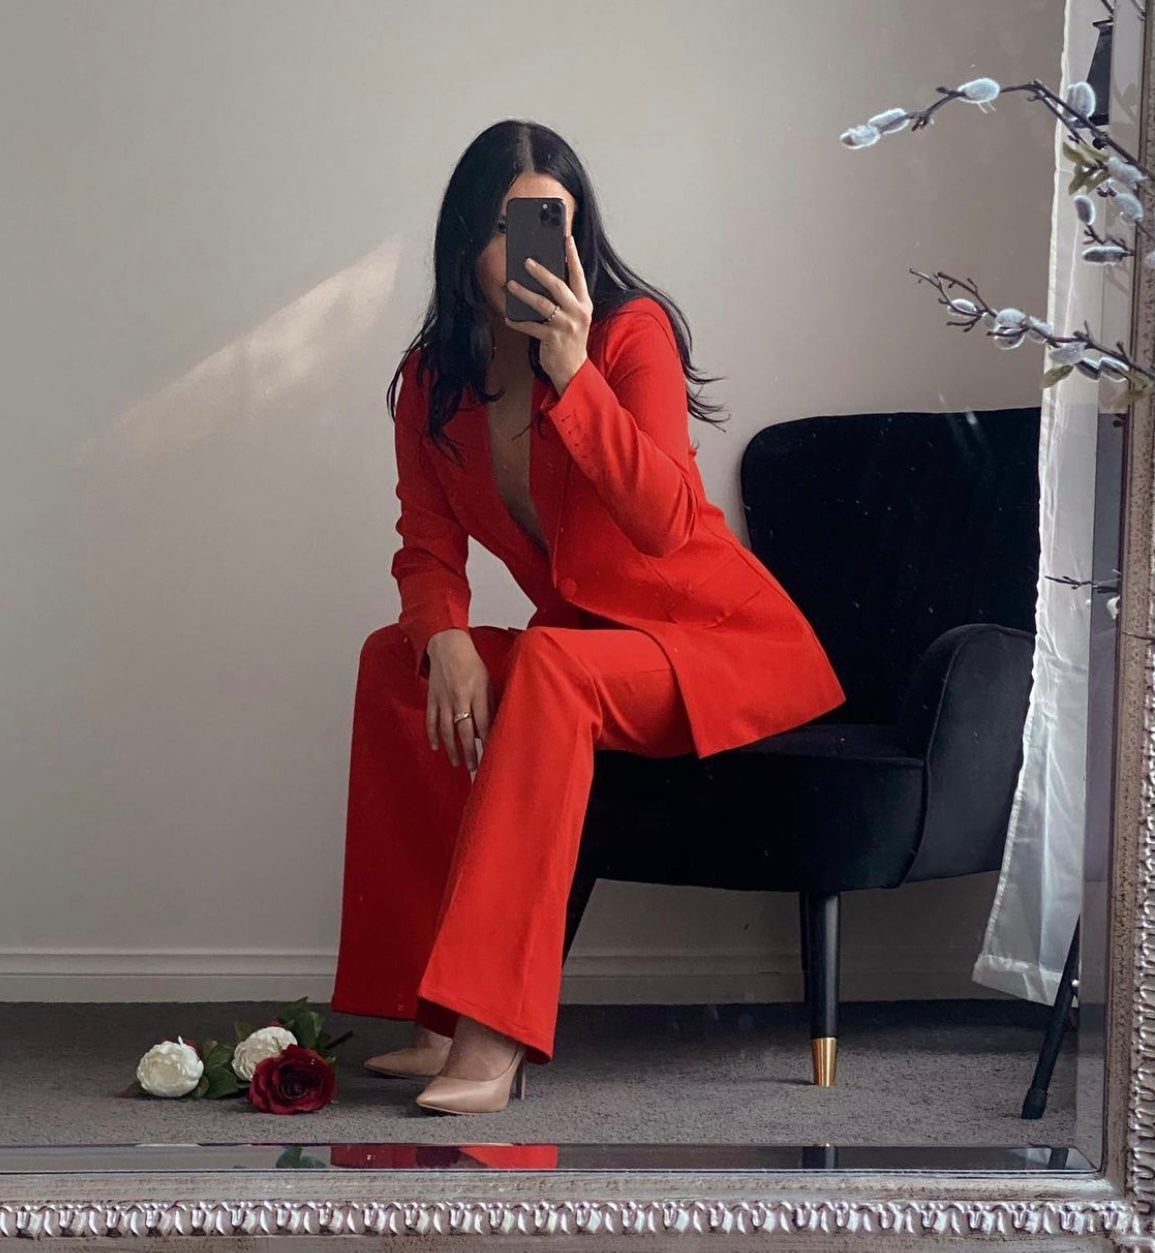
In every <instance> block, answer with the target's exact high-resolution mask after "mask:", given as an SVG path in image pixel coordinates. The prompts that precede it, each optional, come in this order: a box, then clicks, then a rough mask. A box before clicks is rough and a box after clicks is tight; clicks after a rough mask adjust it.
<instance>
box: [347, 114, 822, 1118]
mask: <svg viewBox="0 0 1155 1253" xmlns="http://www.w3.org/2000/svg"><path fill="white" fill-rule="evenodd" d="M513 196H558V197H560V198H561V199H562V200H563V201H564V203H565V206H566V232H567V239H566V264H567V280H566V281H563V280H561V279H559V278H557V277H556V276H554V275H552V274H549V273H548V272H547V271H545V270H543V269H541V268H538V269H535V270H533V271H532V273H533V274H534V276H535V277H536V278H537V279H539V281H540V282H541V283H542V285H543V286H544V287H545V288H546V290H547V291H548V292H549V296H548V297H542V296H539V295H537V294H536V293H533V292H531V291H529V290H528V289H527V288H525V287H524V286H523V285H521V284H519V283H517V282H516V280H513V281H511V282H510V288H511V290H512V291H513V292H514V293H515V294H516V295H517V296H519V297H520V298H521V299H522V300H524V301H525V302H526V303H527V304H528V305H530V306H531V307H533V308H535V309H537V310H539V311H540V312H541V313H542V314H543V315H546V316H545V320H544V321H543V322H536V321H524V322H522V321H519V322H511V321H510V320H509V319H507V318H506V316H505V290H504V288H505V240H504V237H503V234H502V232H503V229H504V216H503V214H504V209H505V204H506V201H507V200H508V199H509V198H510V197H513ZM434 266H435V274H434V283H435V291H434V294H433V297H432V299H431V301H430V305H429V309H428V312H427V315H426V318H425V321H424V324H423V326H422V328H421V331H420V332H419V333H418V335H417V336H416V337H415V339H414V341H413V343H412V344H411V345H410V348H409V351H408V352H407V353H406V355H405V357H404V360H403V361H402V363H401V365H400V367H399V368H398V370H397V372H396V373H395V374H394V376H393V379H392V381H391V383H390V388H389V402H390V411H391V413H393V415H394V421H395V426H394V436H395V444H396V451H397V473H398V482H397V496H398V499H399V500H400V504H401V515H400V519H399V521H398V523H397V530H398V532H399V533H400V535H401V539H402V546H401V548H400V549H399V550H398V551H397V553H396V555H395V557H394V559H393V564H392V573H393V575H394V577H395V578H396V579H397V583H398V587H399V589H400V596H401V614H400V619H399V621H398V622H397V623H395V624H393V625H390V626H386V627H383V628H381V629H380V630H377V631H374V632H373V633H372V634H371V635H370V636H369V637H368V639H367V640H366V641H365V644H364V647H363V648H362V651H361V659H360V670H359V674H358V680H357V690H356V698H355V706H354V717H353V741H352V753H351V761H350V779H349V809H348V828H347V834H346V848H345V872H344V874H345V877H344V896H343V914H342V924H341V944H340V952H339V959H338V968H337V976H336V983H335V987H334V992H333V996H332V1001H331V1004H332V1008H333V1009H334V1010H337V1011H343V1012H348V1013H354V1014H366V1015H372V1016H376V1017H382V1018H402V1019H407V1020H412V1021H413V1022H414V1023H415V1026H416V1031H415V1036H414V1040H413V1044H412V1046H410V1047H408V1048H404V1049H400V1050H396V1051H394V1052H392V1053H386V1054H382V1055H380V1056H378V1057H375V1058H371V1059H370V1060H369V1061H368V1062H367V1063H366V1065H367V1066H368V1067H369V1068H370V1069H372V1070H375V1071H378V1072H380V1073H383V1074H394V1075H407V1076H410V1077H422V1078H429V1079H431V1080H432V1082H430V1083H429V1084H428V1085H427V1086H426V1087H425V1089H424V1091H423V1092H422V1093H421V1094H420V1095H419V1096H418V1097H417V1103H418V1105H420V1106H421V1107H422V1108H425V1109H435V1110H441V1111H445V1112H450V1113H471V1112H483V1111H485V1112H488V1111H495V1110H499V1109H503V1108H504V1107H505V1106H506V1104H507V1103H508V1100H509V1095H510V1091H511V1089H513V1088H516V1089H517V1091H518V1094H519V1095H521V1094H522V1093H523V1091H524V1086H523V1085H524V1064H525V1062H526V1061H530V1062H535V1063H539V1064H540V1063H544V1062H547V1061H548V1060H549V1059H550V1057H551V1056H552V1052H553V1037H554V1027H555V1022H556V1014H557V1002H558V992H559V988H560V982H561V966H562V947H563V942H564V930H565V907H566V902H567V898H568V895H569V890H570V885H571V882H572V877H573V871H574V866H575V864H576V859H577V851H578V844H579V841H580V835H581V829H582V824H583V820H584V814H585V806H586V802H587V798H588V794H589V788H590V783H591V777H592V772H593V754H594V749H595V748H608V749H618V750H625V751H629V752H634V753H639V754H642V755H646V756H653V757H661V756H675V755H679V754H685V753H689V752H695V753H697V754H698V755H699V756H707V755H709V754H711V753H716V752H720V751H722V750H723V749H727V748H733V747H737V746H739V745H741V744H747V743H750V742H752V741H754V740H757V739H761V738H762V737H764V736H767V735H772V734H775V733H776V732H779V731H783V730H786V729H788V728H790V727H794V726H798V725H799V724H801V723H803V722H807V721H809V720H810V719H811V718H815V717H817V716H818V715H819V714H821V713H824V712H825V711H826V710H828V709H832V708H834V707H835V706H837V705H839V704H841V703H842V702H843V700H844V699H845V697H844V693H843V691H842V688H841V686H840V685H839V682H838V679H837V678H836V676H835V674H834V672H833V670H832V668H831V666H830V663H829V661H828V659H827V657H826V654H825V653H824V652H823V650H822V647H821V645H820V644H819V642H818V640H817V639H816V638H815V636H814V633H813V631H812V630H811V628H810V626H809V625H808V623H807V622H806V620H805V619H804V618H803V616H802V614H801V612H800V611H799V610H798V608H797V607H796V606H795V605H794V604H793V602H792V601H791V600H790V598H789V597H788V596H787V594H786V593H785V592H784V591H783V589H782V588H781V587H780V586H779V584H778V583H777V581H776V580H775V579H774V577H773V576H772V575H771V574H770V573H769V572H768V571H767V570H766V569H765V567H764V566H763V565H762V564H761V563H760V562H759V561H758V560H757V558H755V557H754V556H753V555H752V554H751V553H749V552H748V551H747V550H746V549H745V548H744V547H743V545H742V544H741V542H740V541H739V540H738V538H737V536H735V535H734V533H733V532H732V531H731V530H730V529H729V527H728V526H727V525H726V521H725V517H724V515H723V513H722V511H721V510H720V509H719V508H718V507H717V506H716V505H714V504H712V503H711V502H710V501H708V500H707V499H706V496H705V493H704V489H703V486H702V480H701V477H700V475H699V473H698V468H697V465H696V462H695V460H694V457H695V455H696V449H694V448H692V447H691V446H690V442H689V434H688V429H687V417H688V414H693V416H694V417H695V418H698V419H701V420H703V421H712V419H711V418H709V417H708V416H707V414H708V412H709V409H708V407H707V406H705V405H703V404H701V402H699V401H698V400H697V399H696V398H695V397H690V396H689V392H688V388H687V379H691V380H694V381H700V380H699V376H697V375H695V373H694V372H693V370H692V369H691V367H690V364H689V343H690V336H689V334H688V332H683V330H682V329H681V328H680V327H679V322H680V321H681V320H682V319H681V314H680V312H679V311H678V310H677V308H676V306H675V305H674V304H673V302H672V301H670V300H669V298H668V297H665V296H664V295H662V294H661V293H659V292H658V291H657V289H655V288H653V287H651V286H648V285H647V284H645V283H644V282H642V280H641V279H640V278H638V276H637V275H636V274H634V273H633V272H632V271H631V270H629V269H628V267H627V266H626V265H625V264H624V263H623V262H622V261H621V259H620V258H619V257H618V256H617V254H616V253H615V252H614V251H613V249H612V248H611V247H610V245H609V242H608V240H607V239H606V235H605V231H604V229H603V227H602V223H601V219H600V216H599V213H598V209H597V206H596V204H595V200H594V194H593V190H592V188H591V186H590V183H589V179H588V177H587V175H586V173H585V171H584V170H583V168H582V166H581V163H580V162H579V160H578V158H577V156H576V155H575V153H574V152H573V150H572V149H571V148H570V147H569V145H568V144H566V143H565V141H564V140H563V139H562V138H561V137H560V136H558V135H557V134H555V133H554V132H553V131H551V130H549V129H548V128H546V127H544V126H540V125H537V124H535V123H532V122H524V121H512V120H511V121H503V122H499V123H497V124H495V125H494V126H491V127H490V128H488V129H487V130H486V131H484V132H482V134H480V135H479V136H478V137H477V138H476V139H475V140H474V141H473V143H472V144H470V146H469V147H468V149H467V150H466V151H465V153H464V154H463V155H462V157H461V160H460V161H459V162H458V165H457V167H456V169H455V170H454V172H453V175H452V177H451V178H450V181H449V185H448V187H447V189H446V192H445V196H444V199H443V203H442V206H441V211H440V214H439V216H438V222H437V230H436V240H435V262H434ZM398 375H399V376H400V378H401V384H402V386H401V395H400V401H399V402H398V403H396V405H394V395H393V392H394V388H395V387H396V385H397V379H398ZM447 427H448V428H449V430H448V431H447V430H446V429H445V428H447ZM447 449H448V451H447ZM469 536H473V537H474V538H475V539H476V540H477V541H479V542H480V543H481V544H483V545H484V546H485V547H486V548H488V549H490V551H492V552H493V553H494V554H495V555H497V556H498V557H500V558H501V559H502V560H503V561H504V562H505V563H506V565H507V566H508V567H509V569H510V571H511V573H512V574H513V576H514V578H515V579H516V580H517V582H518V584H519V586H520V587H521V588H522V589H523V590H524V591H525V592H526V594H527V595H528V596H529V598H530V599H531V600H532V601H533V603H534V604H535V606H536V612H535V613H534V614H533V616H532V618H531V619H530V621H529V623H528V624H527V626H526V628H525V629H524V630H517V629H512V628H498V627H492V626H471V625H470V622H469V612H468V611H469V601H470V589H469V585H468V582H467V580H466V574H465V564H466V552H467V540H468V537H469ZM477 741H480V742H481V745H482V753H481V755H480V757H479V755H478V749H477ZM462 767H464V769H463V768H462ZM475 772H476V773H475Z"/></svg>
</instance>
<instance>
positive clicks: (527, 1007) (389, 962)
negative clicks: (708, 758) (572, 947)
mask: <svg viewBox="0 0 1155 1253" xmlns="http://www.w3.org/2000/svg"><path fill="white" fill-rule="evenodd" d="M582 621H583V622H588V623H591V624H593V623H596V624H597V625H583V626H581V627H547V626H534V627H529V628H527V629H525V630H516V629H513V628H503V627H489V626H478V627H472V628H470V635H471V637H472V639H473V642H474V644H475V646H476V648H477V651H478V653H479V654H480V656H481V659H482V661H483V662H484V663H485V666H486V669H487V670H488V671H489V674H490V677H491V679H492V681H493V687H494V694H495V697H496V700H495V706H496V713H493V712H492V711H491V726H490V733H489V737H488V739H487V740H486V741H485V742H484V744H483V746H482V751H481V760H480V762H479V765H478V768H477V772H476V775H475V776H474V777H473V779H472V780H471V778H470V774H469V771H468V769H467V768H466V766H465V763H464V759H463V757H462V756H461V754H460V745H459V746H458V748H459V753H458V760H459V761H460V762H461V764H460V765H458V766H456V767H455V766H454V765H453V764H452V763H451V762H450V760H449V757H448V755H447V753H446V752H445V748H444V746H443V745H442V746H439V747H438V748H437V749H436V750H433V749H431V748H430V747H429V736H428V733H427V731H426V728H425V711H426V700H427V695H428V690H429V683H428V680H427V679H426V678H424V677H423V676H419V675H417V674H416V672H415V670H414V665H413V652H412V649H411V647H410V645H409V643H408V641H407V640H406V639H405V637H404V636H403V634H402V632H401V629H400V627H399V626H398V625H397V624H393V625H391V626H386V627H383V628H381V629H380V630H377V631H374V632H373V633H372V634H371V635H370V636H369V637H368V639H367V640H366V641H365V643H364V646H363V648H362V650H361V660H360V669H359V673H358V676H357V688H356V697H355V703H354V711H353V736H352V751H351V757H350V768H349V800H348V818H347V830H346V840H345V868H344V889H343V897H342V916H341V939H340V949H339V954H338V962H337V974H336V981H335V984H334V990H333V995H332V998H331V1005H332V1008H333V1009H334V1010H336V1011H338V1012H345V1013H352V1014H365V1015H369V1016H373V1017H379V1018H402V1019H411V1020H414V1021H416V1022H419V1023H421V1024H422V1025H424V1026H427V1027H429V1028H431V1029H432V1030H434V1031H437V1032H440V1033H441V1034H442V1035H452V1034H453V1031H454V1027H455V1025H456V1022H457V1015H458V1014H459V1013H460V1014H465V1015H466V1016H467V1017H469V1018H474V1019H476V1020H478V1021H479V1022H482V1023H485V1024H486V1025H487V1026H489V1027H492V1028H494V1029H495V1030H497V1031H500V1032H502V1033H503V1034H505V1035H509V1036H512V1037H514V1038H515V1039H517V1040H519V1041H521V1042H523V1043H524V1044H525V1045H526V1057H527V1059H528V1060H529V1061H531V1062H538V1063H541V1062H547V1061H549V1059H550V1057H551V1056H552V1055H553V1040H554V1029H555V1025H556V1020H557V1004H558V995H559V991H560V987H561V970H562V949H563V946H564V941H565V915H566V905H567V903H568V899H569V892H570V887H571V884H572V881H573V873H574V867H575V865H576V863H577V854H578V845H579V843H580V839H581V831H582V826H583V823H584V820H585V811H586V804H587V801H588V798H589V791H590V784H591V779H592V775H593V761H594V758H593V754H594V749H595V748H610V749H619V750H625V751H628V752H636V753H639V754H641V755H644V756H650V757H666V756H676V755H678V754H681V753H688V752H691V751H692V750H693V742H692V739H691V736H690V727H689V722H688V719H687V716H686V710H685V706H684V705H683V703H682V699H681V695H680V693H679V691H678V688H677V683H676V681H675V678H674V674H673V671H672V670H671V668H670V665H669V662H668V660H667V658H666V655H665V653H664V652H663V651H662V649H661V647H660V646H659V645H658V644H657V643H656V642H655V641H654V640H652V639H651V638H650V637H649V636H648V635H646V634H645V633H644V632H642V631H638V630H635V629H633V628H630V627H621V626H617V625H615V624H611V623H607V622H606V621H605V620H604V619H593V618H591V617H589V616H583V618H582Z"/></svg>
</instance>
